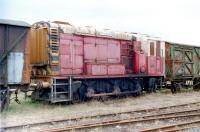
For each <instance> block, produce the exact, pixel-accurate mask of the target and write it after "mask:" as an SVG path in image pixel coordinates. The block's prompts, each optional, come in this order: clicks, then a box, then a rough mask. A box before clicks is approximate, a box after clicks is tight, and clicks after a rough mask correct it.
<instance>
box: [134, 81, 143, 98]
mask: <svg viewBox="0 0 200 132" xmlns="http://www.w3.org/2000/svg"><path fill="white" fill-rule="evenodd" d="M135 88H136V90H137V92H136V95H141V94H142V86H141V85H140V83H137V84H136V86H135Z"/></svg>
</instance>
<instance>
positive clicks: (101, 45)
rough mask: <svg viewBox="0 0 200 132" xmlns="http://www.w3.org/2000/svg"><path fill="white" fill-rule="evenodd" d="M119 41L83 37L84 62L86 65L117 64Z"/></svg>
mask: <svg viewBox="0 0 200 132" xmlns="http://www.w3.org/2000/svg"><path fill="white" fill-rule="evenodd" d="M120 56H121V53H120V41H118V40H114V39H107V38H99V37H88V36H87V37H84V61H85V62H88V63H100V64H102V63H119V62H120Z"/></svg>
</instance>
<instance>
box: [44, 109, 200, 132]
mask: <svg viewBox="0 0 200 132" xmlns="http://www.w3.org/2000/svg"><path fill="white" fill-rule="evenodd" d="M171 114H172V113H169V114H167V113H165V114H164V115H165V116H164V117H157V116H163V114H159V115H152V116H144V117H141V118H139V119H137V118H129V119H121V120H109V121H103V122H97V123H89V124H80V125H75V126H69V127H65V128H55V129H49V130H43V131H41V132H60V131H74V130H77V129H91V128H95V127H106V126H113V125H123V124H127V123H131V124H133V123H134V124H135V123H143V122H150V121H158V120H169V119H178V118H194V117H200V113H195V114H187V115H175V116H171ZM173 114H177V113H175V112H174V113H173ZM166 115H168V116H166ZM154 116H155V117H154ZM192 123H198V124H200V120H197V121H194V122H192ZM185 125H186V124H185ZM175 126H178V125H175ZM163 129H164V128H163ZM158 130H160V128H158ZM148 131H154V130H146V131H144V132H148Z"/></svg>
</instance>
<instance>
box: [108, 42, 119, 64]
mask: <svg viewBox="0 0 200 132" xmlns="http://www.w3.org/2000/svg"><path fill="white" fill-rule="evenodd" d="M107 50H108V51H107V52H108V63H120V42H119V41H117V40H108V49H107Z"/></svg>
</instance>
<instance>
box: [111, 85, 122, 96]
mask: <svg viewBox="0 0 200 132" xmlns="http://www.w3.org/2000/svg"><path fill="white" fill-rule="evenodd" d="M113 93H115V94H116V95H119V94H120V93H121V89H120V88H119V87H118V86H114V90H113Z"/></svg>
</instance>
